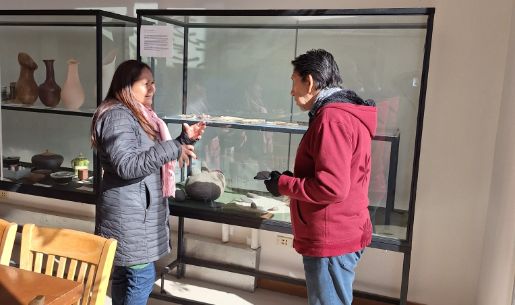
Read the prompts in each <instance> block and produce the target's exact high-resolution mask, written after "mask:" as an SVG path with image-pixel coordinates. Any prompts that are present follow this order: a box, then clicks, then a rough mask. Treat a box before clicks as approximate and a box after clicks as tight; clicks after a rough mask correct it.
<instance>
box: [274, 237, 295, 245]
mask: <svg viewBox="0 0 515 305" xmlns="http://www.w3.org/2000/svg"><path fill="white" fill-rule="evenodd" d="M276 241H277V244H278V245H280V246H285V247H292V246H293V239H292V238H291V237H289V236H284V235H277V240H276Z"/></svg>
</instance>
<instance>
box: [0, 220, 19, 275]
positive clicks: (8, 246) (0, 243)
mask: <svg viewBox="0 0 515 305" xmlns="http://www.w3.org/2000/svg"><path fill="white" fill-rule="evenodd" d="M17 227H18V225H17V224H15V223H14V222H8V221H5V220H3V219H0V265H6V266H9V261H10V260H11V254H12V252H13V246H14V238H15V237H16V228H17Z"/></svg>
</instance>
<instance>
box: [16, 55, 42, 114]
mask: <svg viewBox="0 0 515 305" xmlns="http://www.w3.org/2000/svg"><path fill="white" fill-rule="evenodd" d="M18 63H19V64H20V77H19V78H18V81H17V82H16V89H15V93H14V98H15V100H16V101H17V102H18V103H22V104H25V105H32V104H34V102H35V101H36V99H37V98H38V84H36V81H35V80H34V71H35V70H36V69H37V68H38V65H37V64H36V63H35V62H34V60H32V58H31V57H30V56H29V54H27V53H23V52H20V53H18Z"/></svg>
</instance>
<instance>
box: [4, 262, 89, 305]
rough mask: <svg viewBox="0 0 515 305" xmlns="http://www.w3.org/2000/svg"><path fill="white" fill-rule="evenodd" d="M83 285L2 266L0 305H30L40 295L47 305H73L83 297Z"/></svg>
mask: <svg viewBox="0 0 515 305" xmlns="http://www.w3.org/2000/svg"><path fill="white" fill-rule="evenodd" d="M82 288H83V285H82V283H78V282H74V281H70V280H65V279H61V278H58V277H53V276H49V275H45V274H40V273H36V272H32V271H27V270H22V269H19V268H15V267H8V266H3V265H0V304H2V305H4V304H5V305H28V304H29V302H30V301H31V300H32V299H34V298H35V297H36V296H38V295H44V296H45V305H71V304H73V303H74V302H77V301H78V300H79V299H80V297H81V295H82Z"/></svg>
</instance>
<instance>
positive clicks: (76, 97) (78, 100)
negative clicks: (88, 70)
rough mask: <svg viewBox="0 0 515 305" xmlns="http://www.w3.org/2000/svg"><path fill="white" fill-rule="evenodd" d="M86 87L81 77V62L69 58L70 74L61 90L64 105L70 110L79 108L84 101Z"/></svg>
mask: <svg viewBox="0 0 515 305" xmlns="http://www.w3.org/2000/svg"><path fill="white" fill-rule="evenodd" d="M84 98H85V96H84V89H83V88H82V84H81V83H80V79H79V62H78V61H77V60H75V59H70V60H68V75H67V76H66V81H64V85H63V89H62V90H61V99H62V101H63V106H64V108H66V109H69V110H77V109H79V108H80V106H82V104H83V103H84Z"/></svg>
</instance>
